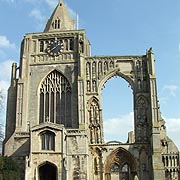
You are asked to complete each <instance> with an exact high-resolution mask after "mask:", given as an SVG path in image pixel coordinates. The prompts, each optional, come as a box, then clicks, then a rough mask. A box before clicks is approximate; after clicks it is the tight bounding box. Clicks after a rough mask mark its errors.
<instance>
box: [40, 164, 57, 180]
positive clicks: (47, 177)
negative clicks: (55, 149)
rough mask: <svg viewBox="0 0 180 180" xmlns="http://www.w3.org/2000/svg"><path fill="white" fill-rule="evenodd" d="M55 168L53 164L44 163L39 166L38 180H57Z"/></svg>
mask: <svg viewBox="0 0 180 180" xmlns="http://www.w3.org/2000/svg"><path fill="white" fill-rule="evenodd" d="M56 177H57V168H56V166H55V165H52V164H50V163H46V164H44V165H42V166H40V167H39V180H57V178H56Z"/></svg>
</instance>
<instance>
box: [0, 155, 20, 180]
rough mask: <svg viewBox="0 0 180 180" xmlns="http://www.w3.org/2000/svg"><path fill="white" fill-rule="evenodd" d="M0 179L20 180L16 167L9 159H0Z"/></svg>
mask: <svg viewBox="0 0 180 180" xmlns="http://www.w3.org/2000/svg"><path fill="white" fill-rule="evenodd" d="M0 179H3V180H20V173H19V168H18V165H17V164H16V162H15V161H14V160H12V159H11V158H10V157H0Z"/></svg>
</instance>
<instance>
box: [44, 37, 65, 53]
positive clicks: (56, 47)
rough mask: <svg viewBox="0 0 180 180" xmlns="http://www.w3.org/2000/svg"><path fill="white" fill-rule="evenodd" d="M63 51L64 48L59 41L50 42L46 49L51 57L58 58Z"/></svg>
mask: <svg viewBox="0 0 180 180" xmlns="http://www.w3.org/2000/svg"><path fill="white" fill-rule="evenodd" d="M63 50H64V46H63V43H62V41H61V40H52V41H51V42H50V43H49V44H48V46H47V49H46V51H47V52H48V53H49V54H50V55H51V56H58V55H59V54H60V53H61V52H63Z"/></svg>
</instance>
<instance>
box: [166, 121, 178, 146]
mask: <svg viewBox="0 0 180 180" xmlns="http://www.w3.org/2000/svg"><path fill="white" fill-rule="evenodd" d="M165 121H166V126H167V136H168V137H170V139H172V140H173V142H175V144H176V146H177V147H178V149H180V138H179V132H180V118H169V119H165Z"/></svg>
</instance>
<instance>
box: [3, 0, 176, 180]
mask: <svg viewBox="0 0 180 180" xmlns="http://www.w3.org/2000/svg"><path fill="white" fill-rule="evenodd" d="M17 71H19V74H18V75H17ZM114 76H119V77H121V78H124V79H125V80H126V81H127V82H128V83H129V85H130V86H131V88H132V90H133V96H134V124H135V125H134V132H131V133H129V138H128V141H127V142H126V143H121V142H119V141H118V140H117V141H111V142H105V141H104V136H103V117H102V97H101V90H102V87H103V85H104V84H105V82H106V81H107V80H109V79H110V78H112V77H114ZM156 89H157V88H156V75H155V68H154V55H153V51H152V49H150V50H148V51H147V52H146V54H145V55H139V56H95V57H93V56H91V55H90V43H89V41H88V39H87V38H86V34H85V31H84V30H78V29H76V28H75V22H74V20H73V19H72V18H71V17H70V16H69V13H68V11H67V8H66V7H65V4H64V2H63V1H62V0H60V1H59V3H58V4H57V6H56V8H55V10H54V12H53V14H52V16H51V17H50V19H49V20H48V21H47V24H46V27H45V29H44V32H42V33H31V34H26V35H25V36H24V39H23V41H22V45H21V57H20V65H19V67H17V64H16V63H13V65H12V75H11V85H10V87H9V90H8V104H7V118H6V137H5V141H4V156H11V157H13V158H14V159H16V161H17V163H18V164H19V167H20V169H21V177H22V180H47V179H48V180H117V179H122V180H123V179H124V180H135V179H136V180H137V179H139V180H144V179H147V180H152V179H154V180H165V179H167V180H169V179H175V178H178V176H179V152H178V149H177V148H176V146H175V145H174V143H173V141H172V140H171V139H169V138H168V137H167V135H166V130H165V122H164V120H163V119H162V117H161V114H160V110H159V104H158V98H157V92H156V91H157V90H156Z"/></svg>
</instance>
